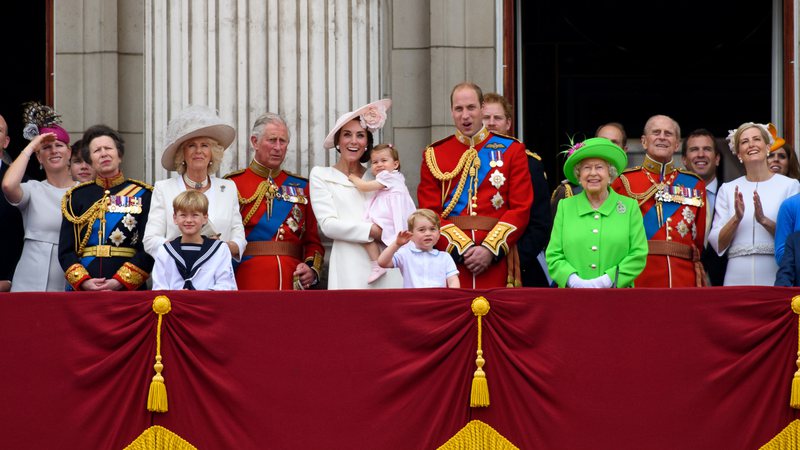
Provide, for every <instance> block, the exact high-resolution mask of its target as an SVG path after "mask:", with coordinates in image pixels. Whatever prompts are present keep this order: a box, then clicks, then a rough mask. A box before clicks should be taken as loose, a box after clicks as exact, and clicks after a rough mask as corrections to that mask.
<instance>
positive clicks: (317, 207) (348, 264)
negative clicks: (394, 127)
mask: <svg viewBox="0 0 800 450" xmlns="http://www.w3.org/2000/svg"><path fill="white" fill-rule="evenodd" d="M391 104H392V102H391V100H389V99H383V100H378V101H375V102H372V103H369V104H367V105H364V106H362V107H360V108H358V109H356V110H355V111H351V112H349V113H346V114H343V115H342V116H341V117H339V119H338V120H337V121H336V124H335V125H334V126H333V128H332V129H331V131H330V132H329V133H328V136H327V137H326V138H325V142H324V148H325V150H330V149H332V148H335V149H336V151H337V152H338V153H339V159H338V160H337V161H336V163H335V164H334V165H333V166H331V167H314V168H313V169H311V174H310V176H309V183H310V194H311V204H312V206H313V208H314V215H315V216H316V217H317V223H318V224H319V228H320V231H321V232H322V234H324V235H325V236H327V237H328V238H329V239H332V240H333V246H332V248H331V253H330V263H329V267H328V289H389V288H400V287H402V286H403V278H402V276H401V275H400V272H399V271H398V270H397V269H390V270H389V271H388V272H387V273H386V275H384V276H383V277H381V278H380V279H378V280H377V281H375V282H374V283H371V284H368V283H367V279H368V277H369V275H370V272H371V271H372V264H371V261H370V258H369V255H368V254H367V250H366V249H365V248H364V246H363V245H362V244H364V243H366V242H370V241H373V240H380V239H381V232H382V230H381V227H379V226H378V225H376V224H374V223H372V222H367V221H365V220H364V205H365V204H366V201H367V200H368V199H369V198H370V196H372V195H374V193H371V192H370V193H362V192H360V191H359V190H358V189H357V188H356V186H355V185H354V184H353V183H351V182H350V180H349V179H348V176H350V175H351V174H352V175H355V176H357V177H359V178H363V179H365V180H368V179H372V174H371V173H370V172H369V171H367V169H366V167H364V165H363V163H365V162H367V161H368V160H369V151H370V150H371V149H372V146H373V139H374V138H373V135H372V133H373V132H375V131H377V130H379V129H380V128H381V127H383V124H384V122H385V120H386V111H387V110H388V109H389V107H390V106H391Z"/></svg>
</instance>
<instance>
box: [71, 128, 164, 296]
mask: <svg viewBox="0 0 800 450" xmlns="http://www.w3.org/2000/svg"><path fill="white" fill-rule="evenodd" d="M83 139H84V142H86V143H87V145H86V146H85V147H84V148H83V152H84V159H85V160H87V161H90V162H91V164H92V167H93V168H94V170H95V172H96V173H97V178H96V179H95V180H94V181H89V182H86V183H83V184H79V185H78V186H75V187H74V188H72V189H71V190H70V191H68V192H67V194H66V195H65V196H64V200H63V201H62V204H61V210H62V213H63V214H64V219H63V221H62V222H61V237H60V241H59V247H58V249H59V261H60V262H61V267H62V268H63V269H64V272H65V276H66V278H67V282H68V283H69V284H70V286H72V289H74V290H83V291H108V290H134V289H145V288H146V286H145V282H146V281H147V278H148V277H149V276H150V271H151V270H152V268H153V258H151V257H150V255H148V254H147V253H146V252H145V251H144V247H143V246H142V237H143V236H144V228H145V225H146V224H147V212H148V211H149V210H150V195H151V191H152V187H151V186H149V185H147V184H145V183H143V182H141V181H136V180H130V179H126V178H125V177H124V176H123V174H122V171H121V169H120V165H121V163H122V156H123V155H124V153H125V148H124V141H123V140H122V138H121V137H120V135H119V133H117V132H116V131H114V130H112V129H111V128H109V127H107V126H105V125H95V126H92V127H90V128H89V129H88V130H86V132H85V133H84V134H83Z"/></svg>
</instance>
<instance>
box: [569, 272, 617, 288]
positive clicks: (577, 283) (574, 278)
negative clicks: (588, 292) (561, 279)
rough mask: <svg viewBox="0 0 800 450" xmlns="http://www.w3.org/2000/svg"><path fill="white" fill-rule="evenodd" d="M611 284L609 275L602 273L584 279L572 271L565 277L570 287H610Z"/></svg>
mask: <svg viewBox="0 0 800 450" xmlns="http://www.w3.org/2000/svg"><path fill="white" fill-rule="evenodd" d="M611 285H612V282H611V277H609V276H608V274H604V275H603V276H601V277H597V278H592V279H590V280H584V279H583V278H581V277H579V276H578V274H577V273H573V274H572V275H570V276H569V279H567V287H571V288H610V287H611Z"/></svg>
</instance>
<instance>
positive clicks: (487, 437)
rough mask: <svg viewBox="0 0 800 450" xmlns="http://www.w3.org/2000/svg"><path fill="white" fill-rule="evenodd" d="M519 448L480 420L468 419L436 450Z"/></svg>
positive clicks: (514, 449) (509, 449)
mask: <svg viewBox="0 0 800 450" xmlns="http://www.w3.org/2000/svg"><path fill="white" fill-rule="evenodd" d="M473 449H474V450H519V447H517V446H516V445H514V444H512V443H511V441H509V440H508V439H506V438H505V437H503V435H501V434H500V433H498V432H497V430H495V429H494V428H492V427H491V426H489V425H487V424H486V423H484V422H481V421H480V420H473V421H470V422H469V423H468V424H466V425H465V426H464V428H462V429H461V430H459V431H458V433H456V434H455V435H454V436H453V437H451V438H450V439H448V441H447V442H445V443H444V444H443V445H442V446H441V447H439V448H438V450H473Z"/></svg>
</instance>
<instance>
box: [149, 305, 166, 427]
mask: <svg viewBox="0 0 800 450" xmlns="http://www.w3.org/2000/svg"><path fill="white" fill-rule="evenodd" d="M171 309H172V305H171V304H170V301H169V299H168V298H167V297H166V296H164V295H159V296H158V297H156V298H155V299H153V312H155V313H156V314H158V325H157V326H156V363H155V365H154V366H153V368H154V369H155V371H156V374H155V376H153V380H152V381H151V382H150V392H149V393H148V394H147V410H148V411H152V412H160V413H163V412H167V385H166V384H164V376H163V375H161V371H162V370H164V365H163V364H161V322H162V320H163V319H164V314H167V313H169V312H170V310H171Z"/></svg>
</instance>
